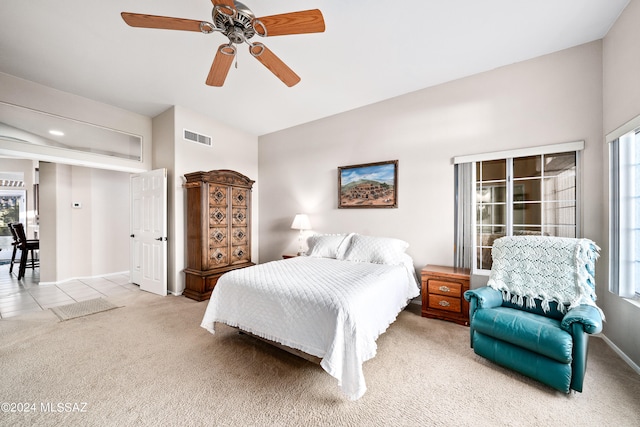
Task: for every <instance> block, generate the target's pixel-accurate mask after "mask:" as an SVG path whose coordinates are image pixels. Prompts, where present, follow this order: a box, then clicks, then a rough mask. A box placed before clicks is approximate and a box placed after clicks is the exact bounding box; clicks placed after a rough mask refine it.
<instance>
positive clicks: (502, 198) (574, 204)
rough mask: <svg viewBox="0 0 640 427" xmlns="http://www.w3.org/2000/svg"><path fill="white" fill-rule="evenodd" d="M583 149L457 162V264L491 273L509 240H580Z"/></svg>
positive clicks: (561, 147)
mask: <svg viewBox="0 0 640 427" xmlns="http://www.w3.org/2000/svg"><path fill="white" fill-rule="evenodd" d="M583 148H584V142H583V141H579V142H575V143H566V144H557V145H549V146H542V147H536V148H528V149H520V150H512V151H506V152H499V153H487V154H479V155H471V156H463V157H456V158H454V163H455V164H456V192H457V194H456V210H455V212H456V230H455V233H456V245H455V248H456V255H455V264H456V266H457V267H466V268H472V269H473V271H474V272H476V273H477V272H481V271H485V272H488V271H489V270H490V269H491V265H492V258H491V250H492V247H493V242H494V241H495V240H496V239H498V238H500V237H503V236H521V235H533V236H557V237H578V236H580V229H579V223H578V218H579V211H578V207H579V201H578V195H579V194H580V192H579V191H578V183H579V179H578V177H579V173H578V172H579V171H578V165H579V154H580V150H582V149H583ZM467 183H469V184H471V185H468V184H467ZM468 207H470V208H471V209H469V208H468Z"/></svg>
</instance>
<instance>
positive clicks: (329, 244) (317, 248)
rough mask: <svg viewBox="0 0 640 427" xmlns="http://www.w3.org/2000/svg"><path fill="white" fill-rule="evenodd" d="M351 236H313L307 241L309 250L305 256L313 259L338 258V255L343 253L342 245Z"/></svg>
mask: <svg viewBox="0 0 640 427" xmlns="http://www.w3.org/2000/svg"><path fill="white" fill-rule="evenodd" d="M350 238H351V234H349V235H346V234H314V235H313V236H310V237H309V238H308V239H307V245H308V246H309V250H308V251H307V256H310V257H315V258H338V254H340V255H341V256H342V254H343V253H344V250H343V247H344V246H346V245H343V244H344V243H345V241H346V242H347V244H348V240H349V239H350Z"/></svg>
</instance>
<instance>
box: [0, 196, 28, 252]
mask: <svg viewBox="0 0 640 427" xmlns="http://www.w3.org/2000/svg"><path fill="white" fill-rule="evenodd" d="M25 202H26V191H25V190H5V189H0V264H6V263H8V262H10V261H11V255H12V253H13V245H12V243H13V237H12V235H11V231H10V230H9V224H11V223H13V222H21V223H23V224H24V223H25V221H26V218H27V206H26V203H25Z"/></svg>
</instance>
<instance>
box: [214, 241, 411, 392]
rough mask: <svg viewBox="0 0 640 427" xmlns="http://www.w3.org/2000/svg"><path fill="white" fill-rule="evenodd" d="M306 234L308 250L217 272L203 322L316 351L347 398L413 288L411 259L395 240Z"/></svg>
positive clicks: (358, 387)
mask: <svg viewBox="0 0 640 427" xmlns="http://www.w3.org/2000/svg"><path fill="white" fill-rule="evenodd" d="M313 237H317V239H315V240H313V239H312V238H313ZM312 238H310V239H309V246H310V250H309V255H310V256H303V257H296V258H291V259H287V260H281V261H273V262H269V263H265V264H260V265H256V266H253V267H248V268H244V269H240V270H234V271H231V272H228V273H226V274H224V275H223V276H222V277H221V278H220V279H219V280H218V283H217V284H216V287H215V288H214V290H213V293H212V294H211V300H210V301H209V305H208V306H207V310H206V312H205V315H204V318H203V321H202V327H204V328H206V329H207V330H209V331H210V332H211V333H214V325H215V323H216V322H221V323H225V324H227V325H229V326H233V327H237V328H239V329H241V330H244V331H247V332H249V333H251V334H254V335H256V336H258V337H261V338H265V339H268V340H270V341H274V342H276V343H280V344H283V345H285V346H288V347H291V348H294V349H297V350H301V351H303V352H304V353H307V354H310V355H312V356H316V357H318V358H320V359H321V362H320V365H321V366H322V368H323V369H324V370H325V371H327V372H328V373H329V374H330V375H331V376H333V377H335V378H336V379H337V380H338V385H339V386H340V387H341V389H342V391H343V392H344V393H345V394H346V395H347V397H348V398H350V399H353V400H355V399H359V398H360V397H362V395H363V394H364V393H365V391H366V385H365V380H364V375H363V372H362V364H363V363H364V362H365V361H367V360H369V359H371V358H372V357H374V356H375V354H376V348H377V346H376V339H377V338H378V336H379V335H380V334H381V333H383V332H384V331H385V330H386V329H387V327H388V326H389V325H390V324H391V323H392V322H393V321H394V320H395V319H396V317H397V315H398V313H399V312H400V311H401V310H402V309H403V308H404V307H405V306H406V305H407V303H408V302H409V301H410V300H411V299H412V298H415V297H416V296H418V294H419V289H418V284H417V281H416V277H415V270H414V267H413V262H412V261H411V258H410V257H409V256H408V255H406V254H405V253H404V250H405V249H406V247H407V246H408V245H407V244H406V243H405V242H402V241H401V240H398V239H388V238H378V237H369V236H360V235H353V234H350V235H348V236H342V235H338V236H336V235H325V236H312ZM327 243H331V245H330V247H329V250H328V251H327V248H328V247H327ZM336 243H337V244H336ZM318 255H321V256H318ZM372 261H375V262H372ZM381 261H384V262H381Z"/></svg>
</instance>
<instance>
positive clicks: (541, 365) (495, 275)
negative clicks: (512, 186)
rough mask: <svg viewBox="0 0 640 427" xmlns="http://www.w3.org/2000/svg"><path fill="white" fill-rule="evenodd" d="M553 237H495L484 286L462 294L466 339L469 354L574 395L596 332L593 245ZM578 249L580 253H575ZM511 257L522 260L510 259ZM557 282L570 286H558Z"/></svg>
mask: <svg viewBox="0 0 640 427" xmlns="http://www.w3.org/2000/svg"><path fill="white" fill-rule="evenodd" d="M503 239H505V240H504V241H502V240H503ZM513 239H516V240H515V241H514V240H513ZM521 239H527V240H521ZM529 239H533V240H529ZM557 239H560V238H549V237H547V238H544V237H533V238H532V237H508V238H507V237H504V238H502V239H498V240H496V242H495V243H494V247H493V251H492V255H493V258H494V259H493V267H492V271H491V276H490V279H489V282H488V286H486V287H483V288H479V289H472V290H469V291H466V292H465V293H464V298H465V299H466V300H467V301H468V302H469V319H470V340H471V342H470V343H471V347H472V348H473V350H474V352H475V353H476V354H478V355H480V356H482V357H484V358H486V359H488V360H491V361H493V362H495V363H497V364H499V365H501V366H504V367H506V368H509V369H512V370H514V371H517V372H519V373H521V374H523V375H526V376H528V377H530V378H533V379H535V380H538V381H540V382H542V383H544V384H546V385H548V386H550V387H552V388H554V389H556V390H559V391H562V392H564V393H568V392H569V391H570V390H576V391H579V392H581V391H582V388H583V383H584V376H585V371H586V367H587V350H588V341H589V335H590V334H596V333H599V332H600V331H601V330H602V312H601V311H600V309H599V308H598V307H597V306H596V305H595V303H594V302H593V299H594V298H595V291H594V289H595V283H594V282H593V273H594V268H593V267H594V265H593V264H594V262H595V258H596V257H597V246H595V244H593V242H591V241H585V239H560V241H558V240H557ZM501 241H502V242H501ZM576 245H580V247H578V246H576ZM532 246H533V248H534V250H531V247H532ZM558 248H560V249H559V250H560V251H561V252H565V251H566V253H564V254H561V253H558V252H557V250H558ZM581 248H582V249H584V251H582V252H585V251H586V253H582V254H580V252H581V250H580V249H581ZM541 251H542V252H541ZM541 253H542V256H541ZM576 254H578V255H577V256H578V258H579V259H577V260H576ZM503 256H505V257H507V258H509V260H508V261H507V262H504V260H503V259H501V257H503ZM518 257H524V258H525V259H526V261H523V262H520V261H515V262H514V259H515V260H518V259H519V258H518ZM564 257H566V258H567V260H568V261H567V262H566V264H565V265H563V258H564ZM550 265H551V267H550ZM572 266H573V267H572ZM576 268H577V269H582V268H584V269H585V270H586V271H587V272H588V273H587V274H582V273H577V272H576V271H575V269H576ZM505 269H506V270H507V272H506V274H504V273H505ZM563 269H568V270H570V271H563ZM572 269H573V270H574V271H571V270H572ZM537 270H541V271H537ZM546 281H548V282H550V283H541V282H546ZM559 282H566V283H563V284H560V283H559ZM578 282H582V283H578ZM589 282H590V283H589ZM564 285H566V286H569V287H572V290H571V291H567V292H564V293H563V291H558V289H563V286H564ZM583 285H584V286H583ZM576 289H577V290H576Z"/></svg>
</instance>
